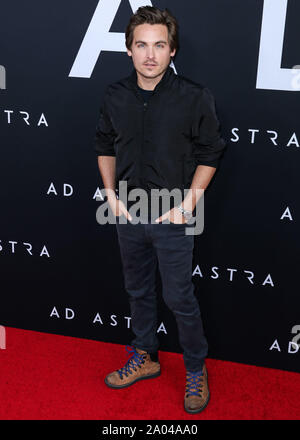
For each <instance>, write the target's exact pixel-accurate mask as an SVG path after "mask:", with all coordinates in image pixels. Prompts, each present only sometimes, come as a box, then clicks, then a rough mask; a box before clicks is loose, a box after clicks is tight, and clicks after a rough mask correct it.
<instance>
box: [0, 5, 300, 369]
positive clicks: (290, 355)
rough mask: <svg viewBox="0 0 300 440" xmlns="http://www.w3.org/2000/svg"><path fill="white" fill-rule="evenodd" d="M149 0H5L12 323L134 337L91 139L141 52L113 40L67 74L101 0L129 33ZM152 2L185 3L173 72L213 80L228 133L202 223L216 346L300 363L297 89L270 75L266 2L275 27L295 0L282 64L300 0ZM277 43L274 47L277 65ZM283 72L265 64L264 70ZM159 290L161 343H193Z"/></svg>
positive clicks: (206, 296) (6, 258)
mask: <svg viewBox="0 0 300 440" xmlns="http://www.w3.org/2000/svg"><path fill="white" fill-rule="evenodd" d="M98 3H99V4H98ZM146 3H148V4H151V2H139V1H132V2H129V1H128V0H122V1H118V0H117V1H112V0H111V1H109V2H108V1H107V0H100V2H98V0H84V1H83V0H82V1H80V0H76V1H74V0H72V1H71V0H64V1H63V2H59V1H53V0H52V1H51V2H50V1H44V2H39V1H37V0H28V1H27V2H18V1H16V0H11V1H9V2H2V6H1V9H2V10H1V15H0V23H1V26H0V48H1V50H0V64H1V65H2V66H4V69H5V72H6V85H5V88H4V89H2V90H0V130H1V176H0V179H1V181H0V184H1V230H0V231H1V234H0V235H1V236H0V240H1V241H0V258H1V259H0V264H1V292H2V294H1V307H0V324H2V325H6V326H12V327H18V328H23V329H32V330H38V331H42V332H49V333H55V334H62V335H69V336H75V337H83V338H89V339H94V340H99V341H107V342H114V343H121V344H127V343H129V341H130V339H131V337H132V333H131V330H130V328H129V327H130V326H129V324H130V320H129V317H130V311H129V304H128V301H127V297H126V292H125V291H124V287H123V275H122V266H121V259H120V254H119V248H118V242H117V233H116V230H115V226H114V225H102V226H101V225H99V224H98V223H97V222H96V209H97V207H98V206H99V205H100V204H101V203H102V202H101V201H97V200H96V194H97V189H99V188H102V187H103V185H102V181H101V177H100V174H99V171H98V166H97V159H96V155H95V153H94V151H93V137H94V133H95V128H96V124H97V120H98V117H99V109H100V105H101V103H102V98H103V92H104V89H105V87H106V85H107V84H108V83H111V82H113V81H115V80H117V79H119V78H121V77H124V76H127V75H128V74H129V72H130V71H131V69H132V64H131V59H130V58H129V57H128V56H127V54H126V52H124V51H122V50H119V51H118V50H113V51H109V50H102V51H101V53H100V54H99V57H98V59H96V63H95V65H94V67H93V68H92V69H91V72H90V74H80V73H78V71H79V70H80V68H81V69H82V71H83V69H84V68H85V67H86V64H85V63H86V61H85V60H84V58H83V59H81V61H80V62H79V64H77V70H78V69H79V70H78V71H77V73H76V74H74V73H73V74H70V73H71V69H72V66H73V65H74V61H75V59H76V57H77V54H78V51H79V48H80V46H81V43H82V41H83V38H84V36H85V34H86V32H87V30H88V28H89V24H90V22H91V20H92V17H93V14H94V12H95V10H96V7H97V5H98V7H99V9H98V11H99V16H101V17H102V18H103V16H105V14H106V10H105V8H108V9H110V12H111V10H112V9H113V8H114V10H115V13H114V18H113V20H111V21H112V22H111V24H110V23H109V26H108V30H110V32H114V33H120V38H123V35H122V33H124V30H125V26H126V24H127V22H128V19H129V17H130V15H131V13H132V9H136V8H137V7H138V6H140V5H142V4H146ZM275 3H276V4H277V5H278V6H280V7H281V9H280V7H279V8H278V6H276V7H275ZM119 4H120V5H119ZM152 4H153V5H154V6H158V7H161V8H164V7H168V8H169V9H170V10H171V11H172V12H173V13H174V15H175V16H176V17H177V18H178V20H179V24H180V42H181V47H180V50H179V52H178V54H177V56H176V58H175V61H174V64H175V68H176V71H177V73H178V74H182V75H184V76H187V77H189V78H191V79H193V80H195V81H198V82H201V83H203V84H205V85H206V86H207V87H209V88H210V89H211V90H212V92H213V93H214V95H215V98H216V103H217V110H218V114H219V118H220V121H221V124H222V131H223V135H224V138H225V139H226V140H227V143H228V148H227V151H226V154H225V156H224V159H223V161H222V163H221V166H220V168H219V169H218V171H217V173H216V175H215V177H214V179H213V182H212V185H211V186H210V187H209V189H208V190H207V192H206V197H205V229H204V233H203V234H202V235H200V236H196V237H195V253H194V267H193V269H194V276H193V280H194V283H195V292H196V295H197V298H198V300H199V303H200V309H201V313H202V317H203V321H204V327H205V332H206V335H207V339H208V342H209V357H211V358H217V359H224V360H229V361H236V362H243V363H249V364H254V365H261V366H267V367H273V368H281V369H285V370H291V371H300V362H299V359H300V350H299V351H298V349H299V347H300V344H298V343H300V316H299V314H300V298H299V288H298V284H299V282H298V279H299V278H298V274H299V269H298V265H299V260H298V258H299V231H298V229H297V220H298V216H299V207H298V199H299V172H298V163H299V154H300V153H299V144H298V140H297V134H298V136H300V133H297V130H298V126H299V110H300V106H299V90H298V88H297V87H295V86H293V89H288V87H285V86H283V81H281V83H280V84H279V86H278V87H274V86H273V85H271V86H270V87H268V86H267V85H265V86H264V87H259V86H257V84H258V82H257V80H258V76H259V69H258V61H259V53H260V43H261V35H262V22H263V20H262V19H263V14H266V15H265V16H267V14H269V15H270V14H273V15H272V20H271V28H270V22H269V23H268V24H267V25H266V27H265V29H264V30H265V31H268V30H269V31H270V29H271V33H272V31H273V32H275V34H276V35H277V34H278V32H279V31H278V23H277V21H276V20H278V19H279V21H280V20H281V21H282V10H283V9H282V8H284V7H285V6H286V7H287V10H286V17H285V20H283V21H284V22H285V28H284V41H283V47H282V58H281V65H280V66H279V67H278V69H292V67H293V66H295V65H297V64H298V63H299V64H300V59H299V50H298V48H299V44H298V42H299V37H300V35H299V33H300V30H299V16H300V3H299V1H297V0H289V1H287V0H278V1H277V2H273V4H272V5H271V3H270V1H269V0H265V2H264V1H263V0H243V1H240V0H200V1H196V0H194V1H189V2H182V1H180V0H173V1H158V0H157V1H153V2H152ZM108 5H110V6H108ZM270 6H271V9H272V10H271V9H270ZM264 8H265V10H264ZM276 8H277V9H276ZM107 16H109V11H108V10H107ZM283 18H284V17H283ZM100 20H101V18H100ZM272 26H273V27H274V28H273V29H272ZM97 32H99V35H98V38H99V40H101V44H102V43H103V39H105V35H104V34H102V33H101V29H100V28H98V29H97ZM275 34H274V35H275ZM96 37H97V35H96ZM99 40H98V39H97V38H96V39H95V38H94V40H93V41H91V42H90V43H89V44H90V46H89V48H88V50H87V54H88V55H89V54H90V53H91V52H93V51H94V48H93V47H94V46H93V45H95V44H98V43H99ZM95 41H96V43H95ZM97 42H98V43H97ZM276 45H277V43H276V41H273V40H272V44H270V43H269V46H268V47H267V50H266V52H265V53H264V59H263V61H264V63H265V64H264V66H265V69H266V66H267V64H268V62H269V61H268V60H269V58H271V57H272V54H273V53H275V50H277V49H278V48H277V49H276V47H275V46H276ZM116 46H117V43H116ZM124 47H125V46H124ZM97 50H98V52H99V49H97ZM88 55H87V56H88ZM78 66H79V67H78ZM294 72H295V71H294ZM298 72H299V71H298ZM296 73H297V72H296ZM275 74H276V72H273V71H272V70H271V74H270V73H269V77H268V74H267V73H266V71H264V75H265V76H264V78H265V83H266V84H268V82H269V84H271V83H272V80H273V75H274V76H275ZM270 75H271V76H270ZM2 79H3V78H2ZM24 112H25V113H24ZM24 119H25V120H24ZM26 121H27V122H26ZM253 130H258V131H253ZM270 131H272V133H270ZM273 132H276V133H277V135H278V137H277V139H276V141H274V142H273V141H272V140H271V138H272V137H274V133H273ZM299 142H300V140H299ZM158 291H159V304H160V307H159V309H160V312H159V316H160V319H159V322H160V326H159V328H158V334H159V338H160V342H161V346H160V348H161V350H167V351H174V352H181V348H180V346H179V343H178V335H177V328H176V322H175V318H174V317H173V315H172V314H171V312H170V311H169V310H168V309H167V307H166V306H165V304H164V303H163V300H162V298H161V284H160V279H159V278H158ZM7 348H9V341H8V343H7Z"/></svg>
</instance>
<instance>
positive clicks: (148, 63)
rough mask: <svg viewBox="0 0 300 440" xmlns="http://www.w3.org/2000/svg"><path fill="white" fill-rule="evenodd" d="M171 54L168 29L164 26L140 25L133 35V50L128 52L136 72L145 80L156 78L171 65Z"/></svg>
mask: <svg viewBox="0 0 300 440" xmlns="http://www.w3.org/2000/svg"><path fill="white" fill-rule="evenodd" d="M175 52H176V49H174V50H173V51H172V52H171V49H170V46H169V42H168V28H167V26H165V25H163V24H148V23H144V24H140V25H138V26H136V28H135V29H134V33H133V42H132V46H131V50H127V53H128V55H129V56H131V57H132V61H133V64H134V67H135V69H136V71H137V72H138V73H139V74H140V75H142V76H143V77H145V78H149V79H150V78H156V77H157V76H159V75H161V74H162V73H163V72H164V71H165V70H166V68H167V67H168V65H169V64H170V57H171V56H174V55H175Z"/></svg>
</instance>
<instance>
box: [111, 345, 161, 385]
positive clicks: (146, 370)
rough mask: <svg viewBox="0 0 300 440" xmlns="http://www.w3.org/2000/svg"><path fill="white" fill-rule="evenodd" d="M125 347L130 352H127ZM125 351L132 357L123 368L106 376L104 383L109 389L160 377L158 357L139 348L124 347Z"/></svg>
mask: <svg viewBox="0 0 300 440" xmlns="http://www.w3.org/2000/svg"><path fill="white" fill-rule="evenodd" d="M127 347H129V348H132V350H127ZM126 350H127V352H128V353H129V354H131V353H132V356H131V358H130V359H128V361H127V362H126V364H125V366H124V367H122V368H120V369H119V370H115V371H113V372H112V373H110V374H108V375H107V376H106V378H105V379H104V382H105V383H106V385H107V386H109V387H110V388H125V387H129V386H130V385H132V384H134V383H135V382H137V381H138V380H142V379H150V378H153V377H157V376H159V375H160V363H159V361H158V356H157V355H155V354H150V353H147V352H146V351H144V350H140V349H139V348H134V347H131V346H128V345H127V346H126Z"/></svg>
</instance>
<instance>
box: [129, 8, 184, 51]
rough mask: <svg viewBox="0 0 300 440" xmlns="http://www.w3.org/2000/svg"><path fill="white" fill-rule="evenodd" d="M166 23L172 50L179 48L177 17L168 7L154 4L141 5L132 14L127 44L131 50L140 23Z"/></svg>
mask: <svg viewBox="0 0 300 440" xmlns="http://www.w3.org/2000/svg"><path fill="white" fill-rule="evenodd" d="M144 23H149V24H164V25H165V26H167V28H168V39H169V45H170V49H171V51H173V50H174V49H176V51H177V49H178V48H179V39H178V23H177V20H176V18H175V17H174V16H173V15H172V14H171V12H170V11H169V10H168V9H167V8H166V9H165V10H163V11H162V10H160V9H158V8H155V7H154V6H141V7H140V8H138V9H137V11H136V12H135V13H134V14H133V15H132V16H131V18H130V20H129V23H128V25H127V28H126V32H125V44H126V47H127V49H129V50H131V46H132V42H133V32H134V29H135V28H136V26H138V25H139V24H144Z"/></svg>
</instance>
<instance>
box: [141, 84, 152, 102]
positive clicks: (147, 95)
mask: <svg viewBox="0 0 300 440" xmlns="http://www.w3.org/2000/svg"><path fill="white" fill-rule="evenodd" d="M138 89H139V91H140V93H141V94H142V97H143V99H144V101H145V102H148V101H149V98H150V96H152V95H153V90H146V89H142V88H141V87H140V86H138Z"/></svg>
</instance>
